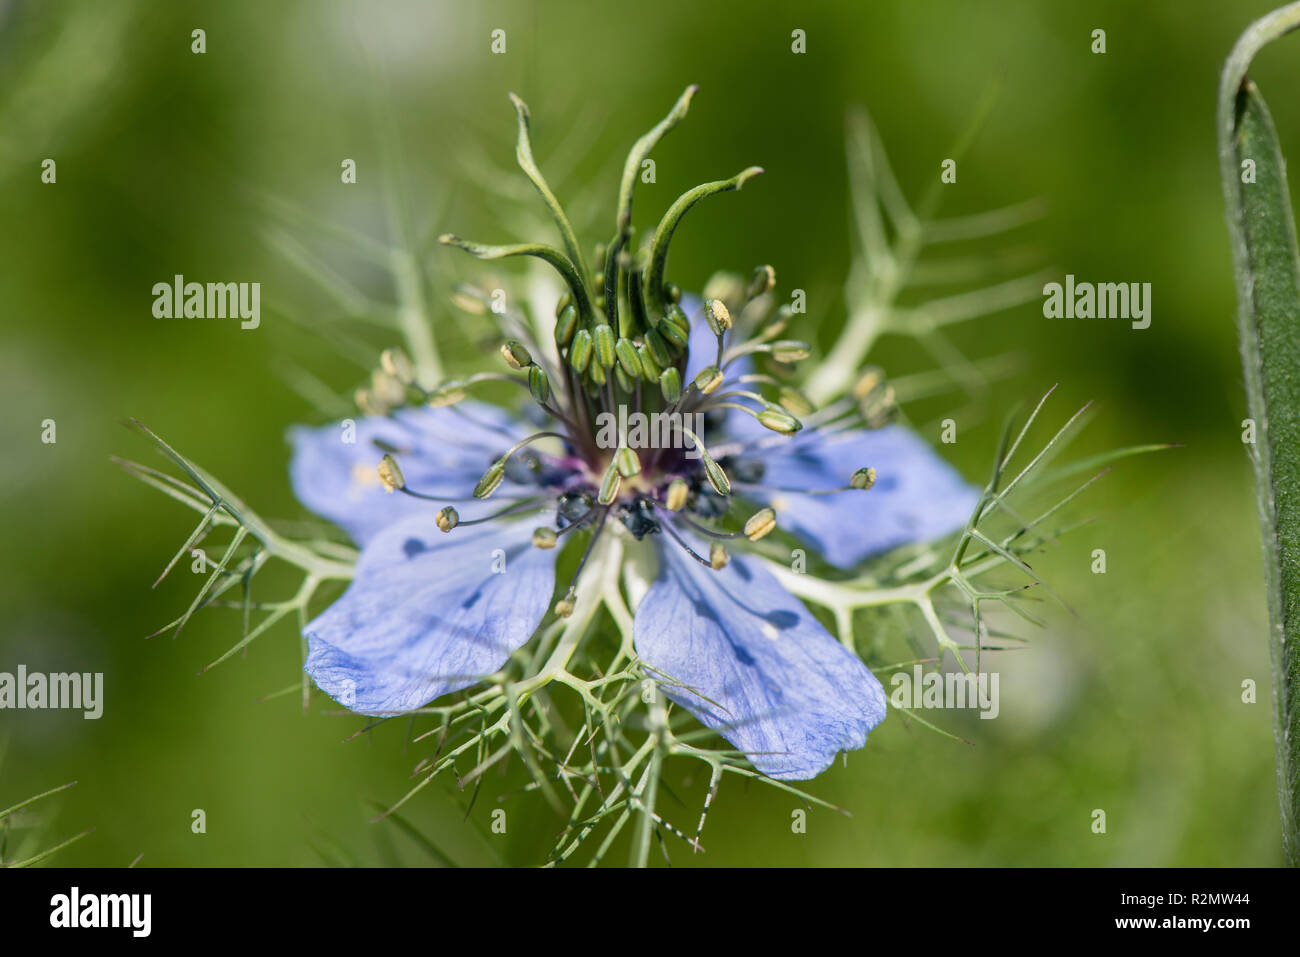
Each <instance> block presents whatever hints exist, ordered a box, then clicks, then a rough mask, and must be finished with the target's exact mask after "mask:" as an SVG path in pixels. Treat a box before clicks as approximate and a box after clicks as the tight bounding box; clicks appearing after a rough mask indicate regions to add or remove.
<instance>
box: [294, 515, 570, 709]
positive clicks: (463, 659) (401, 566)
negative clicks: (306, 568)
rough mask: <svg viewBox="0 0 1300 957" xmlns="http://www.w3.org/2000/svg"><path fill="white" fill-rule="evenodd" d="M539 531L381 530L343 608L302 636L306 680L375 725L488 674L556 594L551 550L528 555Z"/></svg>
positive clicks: (408, 523) (502, 527) (499, 526)
mask: <svg viewBox="0 0 1300 957" xmlns="http://www.w3.org/2000/svg"><path fill="white" fill-rule="evenodd" d="M537 524H541V523H539V522H529V521H521V522H514V523H509V524H506V523H504V522H491V523H488V524H485V525H482V526H471V527H469V528H458V529H454V530H453V531H452V532H451V533H449V534H444V533H442V532H440V531H439V530H438V528H437V526H436V525H435V524H434V522H433V521H432V519H431V518H430V517H428V516H423V515H421V516H416V517H413V518H405V519H402V520H401V521H399V522H397V523H396V524H394V525H391V526H389V527H388V528H386V529H384V530H383V531H382V532H380V533H379V534H378V535H376V536H375V537H374V538H373V539H372V540H371V542H370V543H369V544H368V545H367V546H366V547H365V549H364V550H363V551H362V554H361V559H360V561H359V562H358V563H357V573H356V578H355V579H354V580H353V582H352V584H351V585H350V586H349V587H348V590H347V591H346V592H345V593H344V594H343V597H341V598H340V599H339V600H338V601H336V602H335V603H334V604H333V605H331V606H330V607H329V608H327V609H326V610H325V611H324V612H323V613H322V614H321V615H320V617H318V618H317V619H316V620H315V621H313V622H311V624H309V625H308V626H307V628H306V629H305V632H304V633H305V634H306V636H307V643H308V654H307V662H306V664H305V665H304V666H303V668H304V670H305V671H306V672H307V673H308V674H309V675H311V677H312V678H313V679H314V680H315V682H316V684H317V685H318V686H319V687H320V688H321V690H322V691H324V692H325V693H326V694H328V695H330V697H332V698H334V699H335V700H336V701H338V702H339V703H340V704H342V705H343V706H345V707H347V708H350V709H351V710H353V711H359V712H361V713H362V714H376V715H378V714H397V713H400V712H404V711H410V710H412V709H415V708H419V707H422V706H424V705H425V704H428V703H429V702H430V701H432V700H433V699H434V698H437V697H439V696H440V695H444V694H447V693H448V692H451V691H459V690H460V689H461V688H467V687H469V686H470V685H473V684H475V683H477V682H478V681H480V680H482V679H483V678H484V677H485V676H487V675H490V674H492V673H493V672H495V671H497V670H498V669H499V668H500V667H501V666H502V665H503V664H505V662H506V660H507V659H508V658H509V657H510V653H511V652H513V651H514V650H515V649H516V648H519V647H520V646H521V645H523V644H524V642H526V641H527V640H528V639H529V638H530V637H531V636H532V634H533V632H534V630H536V628H537V625H538V624H539V623H540V622H541V620H542V617H543V616H544V615H545V614H546V611H547V608H548V607H549V605H550V600H551V593H552V591H553V590H554V587H555V555H556V552H557V551H558V549H548V550H543V549H539V548H534V547H533V545H532V529H533V528H534V527H535V525H537ZM498 569H503V570H501V571H498Z"/></svg>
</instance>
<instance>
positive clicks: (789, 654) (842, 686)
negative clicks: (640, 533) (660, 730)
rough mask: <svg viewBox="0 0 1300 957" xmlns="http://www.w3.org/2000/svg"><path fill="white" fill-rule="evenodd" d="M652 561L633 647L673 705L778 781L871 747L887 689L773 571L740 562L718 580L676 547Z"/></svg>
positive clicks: (665, 544) (666, 546)
mask: <svg viewBox="0 0 1300 957" xmlns="http://www.w3.org/2000/svg"><path fill="white" fill-rule="evenodd" d="M659 554H660V563H661V568H660V572H659V577H658V579H657V580H656V581H655V582H654V584H653V585H651V586H650V589H649V591H647V592H646V594H645V597H644V598H643V599H642V600H641V604H640V605H639V606H638V608H637V611H636V619H635V626H634V640H635V644H636V651H637V654H638V656H640V658H641V660H642V661H643V662H644V663H645V664H646V665H647V666H649V667H650V668H651V669H653V670H654V671H655V672H658V673H659V674H660V675H661V676H664V677H662V678H661V681H662V682H664V683H661V685H660V687H661V688H662V690H663V691H664V693H665V694H666V695H667V696H668V697H669V698H671V699H672V700H674V701H676V702H678V703H679V704H680V705H681V706H682V707H684V708H686V710H687V711H689V712H690V713H691V714H693V715H695V717H696V718H698V719H699V720H700V721H701V722H703V723H704V724H705V725H707V726H708V727H710V728H714V729H716V730H718V731H719V732H720V733H721V734H722V735H723V737H725V738H726V739H727V740H728V741H730V742H731V743H732V744H733V745H735V746H736V748H737V749H739V750H741V751H743V752H745V754H746V755H747V756H748V758H749V760H750V761H751V762H752V763H753V765H754V767H756V768H757V769H758V770H759V771H762V772H763V773H764V774H766V775H768V776H769V777H773V778H791V779H804V778H811V777H815V776H816V775H818V774H820V773H821V772H822V771H824V770H825V769H826V768H827V767H828V766H829V765H830V763H831V762H832V761H833V760H834V758H835V755H836V754H837V753H838V752H840V751H845V750H854V749H857V748H860V747H862V746H863V745H864V744H865V743H866V740H867V732H868V731H870V730H871V729H872V728H874V727H875V726H876V725H877V724H879V723H880V722H881V721H882V720H884V717H885V692H884V689H883V688H881V686H880V682H879V681H877V680H876V677H875V675H873V674H872V673H871V672H870V671H868V670H867V667H866V666H865V665H864V664H863V663H862V662H861V661H860V660H859V659H858V658H857V656H855V655H853V654H852V653H851V652H849V651H848V650H847V649H846V648H845V647H844V646H843V645H841V644H840V643H839V642H838V641H836V640H835V639H834V638H833V637H832V636H831V635H830V633H829V632H827V631H826V629H825V628H823V627H822V626H821V624H819V623H818V621H817V620H816V619H815V618H814V617H813V616H812V615H811V614H810V613H809V611H808V609H807V608H805V607H804V605H803V603H802V602H800V601H799V599H797V598H795V597H794V596H793V595H791V594H790V593H789V592H787V591H786V590H785V589H784V588H782V587H781V586H780V584H779V583H778V582H777V580H776V579H775V578H774V577H773V576H772V575H771V573H770V572H768V571H767V570H766V569H764V568H763V567H762V566H761V565H760V564H758V562H756V561H747V560H745V559H743V558H741V557H734V558H732V560H731V564H729V565H727V566H726V567H725V568H723V569H722V570H720V571H713V570H712V569H710V568H706V567H704V566H702V565H700V564H699V563H698V562H696V561H695V560H694V559H692V558H691V557H690V556H688V555H687V554H686V553H685V552H684V551H682V550H681V549H680V548H679V547H677V545H676V544H675V543H674V542H672V541H671V540H662V539H661V540H660V547H659ZM668 682H675V683H677V684H678V685H681V686H685V687H675V686H673V685H671V684H669V683H668Z"/></svg>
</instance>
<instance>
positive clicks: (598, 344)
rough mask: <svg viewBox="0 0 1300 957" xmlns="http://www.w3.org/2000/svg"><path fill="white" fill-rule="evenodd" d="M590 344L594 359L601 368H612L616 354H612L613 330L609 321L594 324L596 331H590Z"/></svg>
mask: <svg viewBox="0 0 1300 957" xmlns="http://www.w3.org/2000/svg"><path fill="white" fill-rule="evenodd" d="M591 338H592V346H593V347H594V349H595V352H596V361H597V362H599V363H600V364H601V367H602V368H605V369H612V368H614V361H615V359H616V356H615V354H614V330H613V329H611V328H610V326H609V323H607V322H602V323H601V324H600V325H598V326H596V331H595V332H594V333H592V337H591Z"/></svg>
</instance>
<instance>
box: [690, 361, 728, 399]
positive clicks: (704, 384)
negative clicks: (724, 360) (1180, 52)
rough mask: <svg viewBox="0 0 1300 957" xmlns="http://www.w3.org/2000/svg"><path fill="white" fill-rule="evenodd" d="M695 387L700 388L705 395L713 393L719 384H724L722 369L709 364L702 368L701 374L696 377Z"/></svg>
mask: <svg viewBox="0 0 1300 957" xmlns="http://www.w3.org/2000/svg"><path fill="white" fill-rule="evenodd" d="M694 384H695V388H697V389H699V390H700V391H701V392H703V393H704V394H705V395H708V394H709V393H711V392H712V391H713V390H714V389H716V388H717V387H718V386H720V385H722V370H721V369H719V368H718V367H717V366H709V367H708V368H705V369H701V370H700V373H699V375H697V376H696V377H695V382H694Z"/></svg>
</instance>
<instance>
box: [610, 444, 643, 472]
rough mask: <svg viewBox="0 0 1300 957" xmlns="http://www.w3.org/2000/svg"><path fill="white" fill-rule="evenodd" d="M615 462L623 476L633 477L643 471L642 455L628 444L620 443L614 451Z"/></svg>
mask: <svg viewBox="0 0 1300 957" xmlns="http://www.w3.org/2000/svg"><path fill="white" fill-rule="evenodd" d="M614 464H615V465H616V466H617V467H618V474H619V475H621V476H623V478H631V477H632V476H633V475H636V474H638V473H639V472H640V471H641V458H640V456H638V455H637V454H636V452H635V451H633V450H632V449H630V448H628V447H627V446H626V445H620V446H619V447H618V450H617V451H616V452H615V453H614Z"/></svg>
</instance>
